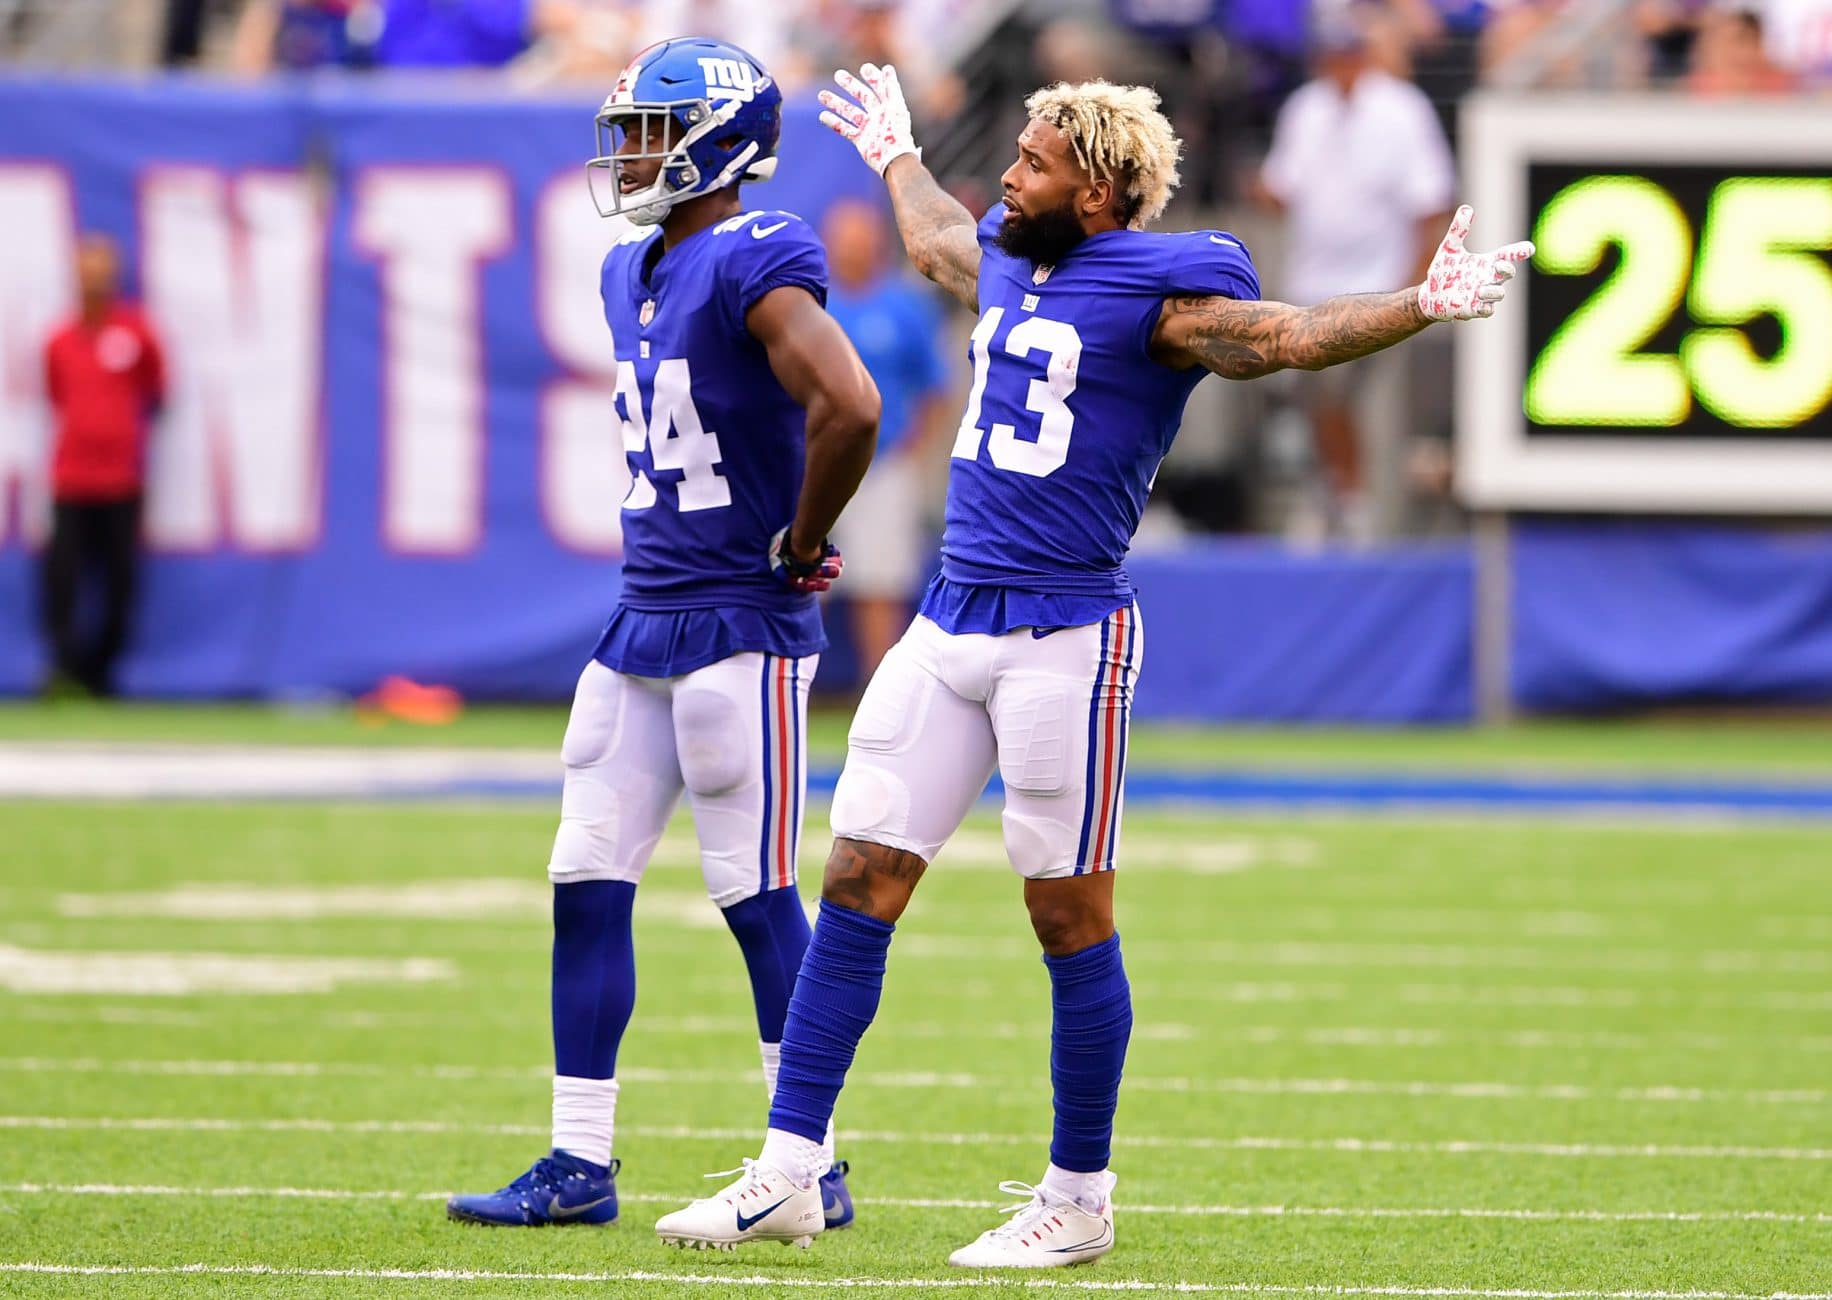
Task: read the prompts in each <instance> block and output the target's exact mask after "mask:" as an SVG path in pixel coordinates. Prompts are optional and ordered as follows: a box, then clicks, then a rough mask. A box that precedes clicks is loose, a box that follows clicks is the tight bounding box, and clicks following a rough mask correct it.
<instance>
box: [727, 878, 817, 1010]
mask: <svg viewBox="0 0 1832 1300" xmlns="http://www.w3.org/2000/svg"><path fill="white" fill-rule="evenodd" d="M724 916H725V924H727V925H728V926H730V927H731V931H732V937H733V938H735V939H737V941H738V947H739V948H741V949H742V950H743V951H744V964H745V966H746V967H748V968H749V969H750V972H751V1000H752V1001H753V1002H755V1003H756V1004H757V1037H758V1038H760V1039H762V1040H763V1041H764V1042H766V1043H780V1042H781V1041H782V1026H783V1021H785V1020H787V1019H788V1016H789V993H790V990H792V989H793V988H794V987H795V972H796V971H798V970H800V969H801V963H802V954H803V953H805V952H807V951H808V936H809V934H810V931H809V929H808V914H807V913H806V912H804V911H802V901H801V894H800V893H799V892H797V891H796V890H795V889H794V888H793V887H791V888H788V889H770V890H766V891H764V892H763V893H761V894H756V895H753V896H752V897H750V898H747V899H744V900H743V901H742V902H737V903H733V904H732V905H731V906H730V907H728V908H726V909H724Z"/></svg>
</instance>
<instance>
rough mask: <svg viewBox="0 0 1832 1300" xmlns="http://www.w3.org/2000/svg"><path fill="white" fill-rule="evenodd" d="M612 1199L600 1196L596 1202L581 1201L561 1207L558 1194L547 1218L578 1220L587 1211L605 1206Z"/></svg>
mask: <svg viewBox="0 0 1832 1300" xmlns="http://www.w3.org/2000/svg"><path fill="white" fill-rule="evenodd" d="M610 1199H611V1198H610V1197H608V1196H600V1197H599V1198H598V1199H597V1200H595V1201H581V1202H579V1204H577V1205H561V1204H560V1198H559V1196H558V1195H557V1194H556V1195H555V1196H554V1198H553V1203H552V1204H550V1205H549V1206H548V1207H547V1217H548V1218H550V1219H572V1218H576V1217H578V1216H579V1215H581V1214H584V1213H585V1212H586V1211H587V1210H590V1209H595V1208H597V1207H598V1206H600V1205H603V1204H604V1203H605V1202H606V1201H608V1200H610Z"/></svg>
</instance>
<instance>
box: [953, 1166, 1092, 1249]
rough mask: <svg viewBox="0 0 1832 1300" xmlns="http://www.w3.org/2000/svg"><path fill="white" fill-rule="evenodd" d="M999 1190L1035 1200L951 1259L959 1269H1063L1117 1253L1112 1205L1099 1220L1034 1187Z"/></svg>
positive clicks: (1004, 1185)
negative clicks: (1115, 1249)
mask: <svg viewBox="0 0 1832 1300" xmlns="http://www.w3.org/2000/svg"><path fill="white" fill-rule="evenodd" d="M999 1190H1000V1191H1001V1192H1004V1193H1005V1194H1006V1195H1007V1196H1028V1197H1030V1200H1028V1201H1026V1202H1024V1203H1023V1204H1021V1205H1014V1206H1011V1207H1010V1208H1008V1209H1007V1210H1005V1213H1006V1214H1009V1215H1011V1218H1009V1219H1007V1220H1006V1221H1005V1222H1004V1223H1001V1224H1000V1225H999V1226H998V1227H996V1228H992V1229H990V1230H988V1231H986V1232H982V1233H981V1234H980V1237H979V1240H978V1241H975V1242H973V1243H972V1244H971V1245H967V1246H962V1247H961V1248H960V1249H959V1250H957V1251H955V1252H954V1253H953V1254H952V1255H950V1256H948V1262H949V1263H950V1264H953V1265H954V1266H955V1267H956V1268H1061V1267H1062V1266H1064V1265H1066V1264H1085V1263H1087V1262H1088V1261H1089V1260H1091V1259H1099V1258H1100V1257H1101V1256H1102V1255H1105V1254H1106V1253H1107V1252H1108V1251H1110V1250H1112V1249H1113V1202H1112V1200H1111V1199H1109V1200H1108V1202H1107V1204H1105V1205H1103V1206H1102V1207H1101V1211H1100V1213H1099V1214H1089V1213H1088V1212H1087V1211H1086V1210H1084V1209H1082V1208H1081V1207H1080V1206H1079V1205H1076V1204H1075V1203H1074V1202H1073V1201H1068V1200H1064V1199H1062V1198H1061V1197H1059V1196H1056V1195H1054V1194H1053V1193H1051V1192H1047V1191H1045V1190H1044V1189H1043V1188H1041V1187H1032V1186H1031V1185H1030V1184H1029V1183H1019V1182H1006V1183H1000V1184H999Z"/></svg>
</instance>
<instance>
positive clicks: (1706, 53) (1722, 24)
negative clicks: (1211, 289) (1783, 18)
mask: <svg viewBox="0 0 1832 1300" xmlns="http://www.w3.org/2000/svg"><path fill="white" fill-rule="evenodd" d="M1686 89H1688V90H1690V91H1691V92H1692V93H1693V94H1695V95H1785V94H1787V93H1788V92H1789V91H1791V90H1793V89H1794V75H1793V74H1792V73H1791V72H1789V71H1788V70H1787V69H1786V68H1783V67H1780V66H1779V65H1777V64H1776V63H1775V61H1774V60H1773V59H1771V58H1769V56H1768V51H1767V49H1766V48H1764V46H1763V41H1762V17H1761V15H1760V14H1758V13H1756V12H1755V10H1754V9H1753V8H1750V7H1746V6H1744V5H1722V6H1719V7H1717V8H1714V9H1712V10H1711V11H1710V12H1709V13H1707V14H1706V15H1705V16H1704V20H1703V22H1702V23H1701V25H1700V31H1699V38H1698V46H1697V51H1696V54H1695V55H1694V58H1693V68H1692V75H1691V76H1689V77H1688V78H1686Z"/></svg>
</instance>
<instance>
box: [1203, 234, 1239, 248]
mask: <svg viewBox="0 0 1832 1300" xmlns="http://www.w3.org/2000/svg"><path fill="white" fill-rule="evenodd" d="M1209 242H1210V243H1211V244H1224V245H1226V246H1227V247H1229V248H1239V247H1240V241H1239V240H1238V239H1223V238H1222V237H1221V236H1220V235H1210V236H1209Z"/></svg>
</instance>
